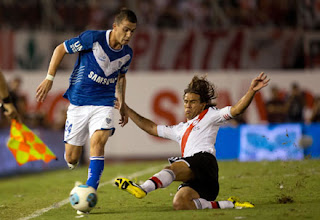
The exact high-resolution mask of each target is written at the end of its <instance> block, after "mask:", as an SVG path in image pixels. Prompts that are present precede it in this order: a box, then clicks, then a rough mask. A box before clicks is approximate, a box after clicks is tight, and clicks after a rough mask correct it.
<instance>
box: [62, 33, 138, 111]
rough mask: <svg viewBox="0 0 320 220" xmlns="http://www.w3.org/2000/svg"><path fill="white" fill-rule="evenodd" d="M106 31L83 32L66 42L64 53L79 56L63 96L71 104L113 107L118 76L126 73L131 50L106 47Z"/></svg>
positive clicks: (107, 40)
mask: <svg viewBox="0 0 320 220" xmlns="http://www.w3.org/2000/svg"><path fill="white" fill-rule="evenodd" d="M110 33H111V30H108V31H85V32H83V33H82V34H80V35H79V36H78V37H75V38H72V39H70V40H66V41H65V42H64V46H65V49H66V51H67V52H68V53H70V54H72V53H76V52H79V56H78V59H77V62H76V63H75V65H74V69H73V72H72V74H71V76H70V79H69V83H70V85H69V88H68V90H67V91H66V92H65V94H64V95H63V97H65V98H66V99H68V100H69V101H70V103H71V104H73V105H77V106H82V105H96V106H113V105H114V100H115V89H116V84H117V79H118V75H119V74H125V73H126V72H127V71H128V68H129V65H130V63H131V59H132V49H131V48H130V47H129V46H128V45H124V46H123V47H122V48H121V49H120V50H114V49H112V48H111V47H110V46H109V36H110Z"/></svg>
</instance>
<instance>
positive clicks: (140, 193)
mask: <svg viewBox="0 0 320 220" xmlns="http://www.w3.org/2000/svg"><path fill="white" fill-rule="evenodd" d="M114 184H116V185H117V186H118V187H119V189H122V190H125V191H127V192H128V193H130V194H132V195H134V196H135V197H136V198H138V199H142V198H143V197H145V196H146V195H147V193H146V192H145V191H144V190H143V189H142V188H141V187H140V186H139V185H138V184H136V183H134V182H132V181H131V180H129V179H127V178H117V179H116V180H115V182H114Z"/></svg>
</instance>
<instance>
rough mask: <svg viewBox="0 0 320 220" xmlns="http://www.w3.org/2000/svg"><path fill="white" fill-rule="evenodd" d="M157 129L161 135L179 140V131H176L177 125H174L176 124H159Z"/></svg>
mask: <svg viewBox="0 0 320 220" xmlns="http://www.w3.org/2000/svg"><path fill="white" fill-rule="evenodd" d="M157 131H158V136H159V137H162V138H166V139H170V140H173V141H176V142H179V141H178V137H177V133H176V131H177V125H174V126H167V125H158V126H157Z"/></svg>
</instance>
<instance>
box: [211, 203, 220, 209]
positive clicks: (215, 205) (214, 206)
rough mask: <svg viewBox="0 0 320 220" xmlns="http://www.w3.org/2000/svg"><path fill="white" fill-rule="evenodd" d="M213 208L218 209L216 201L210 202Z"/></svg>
mask: <svg viewBox="0 0 320 220" xmlns="http://www.w3.org/2000/svg"><path fill="white" fill-rule="evenodd" d="M210 203H211V206H212V208H213V209H220V207H219V204H218V203H217V202H210Z"/></svg>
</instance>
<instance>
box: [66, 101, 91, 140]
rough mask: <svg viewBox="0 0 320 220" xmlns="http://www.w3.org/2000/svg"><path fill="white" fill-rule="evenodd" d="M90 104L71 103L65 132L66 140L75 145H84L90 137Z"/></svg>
mask: <svg viewBox="0 0 320 220" xmlns="http://www.w3.org/2000/svg"><path fill="white" fill-rule="evenodd" d="M89 118H90V107H89V106H75V105H72V104H70V106H69V107H68V111H67V119H66V125H65V132H64V142H65V143H67V144H70V145H74V146H84V145H85V143H86V141H87V138H88V133H89V129H88V122H89Z"/></svg>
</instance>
